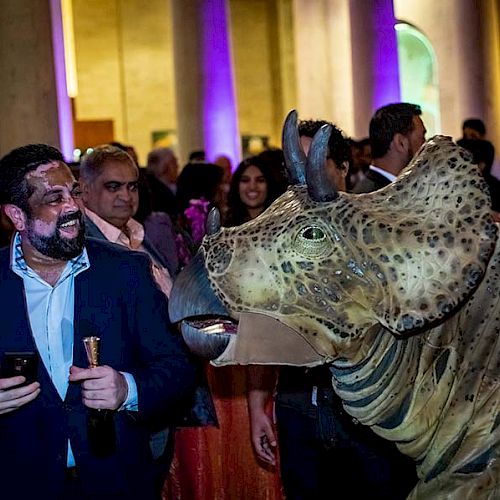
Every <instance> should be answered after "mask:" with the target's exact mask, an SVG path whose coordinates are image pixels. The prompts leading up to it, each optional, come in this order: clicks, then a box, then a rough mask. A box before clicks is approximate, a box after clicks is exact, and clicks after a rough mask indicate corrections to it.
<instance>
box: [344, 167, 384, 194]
mask: <svg viewBox="0 0 500 500" xmlns="http://www.w3.org/2000/svg"><path fill="white" fill-rule="evenodd" d="M390 183H391V181H390V180H389V179H388V178H387V177H384V176H383V175H382V174H379V173H378V172H375V170H371V169H370V170H368V171H367V172H366V177H365V178H364V179H363V180H361V181H359V182H358V183H357V184H356V186H354V189H353V190H352V192H353V193H358V194H359V193H371V192H372V191H377V189H382V188H383V187H385V186H387V185H388V184H390Z"/></svg>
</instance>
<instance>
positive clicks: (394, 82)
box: [373, 0, 401, 109]
mask: <svg viewBox="0 0 500 500" xmlns="http://www.w3.org/2000/svg"><path fill="white" fill-rule="evenodd" d="M373 14H374V17H375V19H374V22H375V23H374V24H375V29H376V36H375V40H374V47H373V51H374V52H373V63H374V88H373V108H374V109H377V108H379V107H381V106H384V105H386V104H390V103H393V102H399V101H400V100H401V93H400V87H399V63H398V44H397V39H396V30H395V29H394V26H395V24H396V19H395V17H394V5H393V0H373Z"/></svg>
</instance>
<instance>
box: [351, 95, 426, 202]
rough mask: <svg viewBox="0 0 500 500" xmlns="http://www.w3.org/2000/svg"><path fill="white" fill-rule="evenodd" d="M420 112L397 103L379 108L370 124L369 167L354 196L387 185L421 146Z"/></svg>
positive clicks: (423, 134)
mask: <svg viewBox="0 0 500 500" xmlns="http://www.w3.org/2000/svg"><path fill="white" fill-rule="evenodd" d="M421 114H422V110H421V109H420V107H419V106H417V105H415V104H409V103H406V102H399V103H395V104H389V105H387V106H383V107H382V108H379V109H378V110H377V111H376V112H375V114H374V115H373V117H372V119H371V120H370V144H371V150H372V164H371V165H370V167H369V169H368V171H367V172H366V174H365V178H364V179H362V180H361V181H359V183H358V184H356V186H354V189H353V192H354V193H370V192H372V191H376V190H377V189H381V188H383V187H384V186H387V184H390V183H391V182H392V181H393V180H394V179H396V177H397V176H398V175H399V173H400V172H401V170H403V168H404V167H406V165H408V163H409V162H410V160H411V159H412V158H413V157H414V156H415V154H416V153H417V151H418V150H419V148H420V146H422V144H423V143H424V142H425V133H426V130H425V126H424V124H423V122H422V119H421V118H420V115H421Z"/></svg>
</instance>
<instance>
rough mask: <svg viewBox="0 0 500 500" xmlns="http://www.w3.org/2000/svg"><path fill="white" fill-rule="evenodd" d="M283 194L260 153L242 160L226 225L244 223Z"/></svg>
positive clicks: (233, 183)
mask: <svg viewBox="0 0 500 500" xmlns="http://www.w3.org/2000/svg"><path fill="white" fill-rule="evenodd" d="M280 194H282V192H281V189H280V187H279V185H278V184H277V182H276V179H275V177H274V175H273V174H272V173H271V170H270V168H269V166H268V165H267V164H266V163H265V162H264V161H263V160H262V157H261V156H260V155H257V156H252V157H250V158H247V159H246V160H244V161H242V162H241V163H240V164H239V165H238V168H237V169H236V170H235V171H234V174H233V177H232V179H231V186H230V189H229V194H228V205H229V208H228V213H227V218H226V220H225V222H224V225H226V226H237V225H239V224H243V223H244V222H247V221H249V220H251V219H253V218H255V217H257V216H258V215H259V214H261V213H262V212H263V211H264V210H265V209H266V208H267V207H268V206H269V205H270V204H271V203H272V202H273V201H274V200H275V199H276V198H277V197H278V196H279V195H280Z"/></svg>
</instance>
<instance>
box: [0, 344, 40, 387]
mask: <svg viewBox="0 0 500 500" xmlns="http://www.w3.org/2000/svg"><path fill="white" fill-rule="evenodd" d="M19 375H22V376H23V377H24V378H25V379H26V381H25V382H24V383H23V384H22V385H29V384H32V383H33V382H35V381H36V380H37V378H38V354H37V353H36V352H31V351H27V352H6V353H4V355H3V360H2V364H1V377H2V378H10V377H17V376H19Z"/></svg>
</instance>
